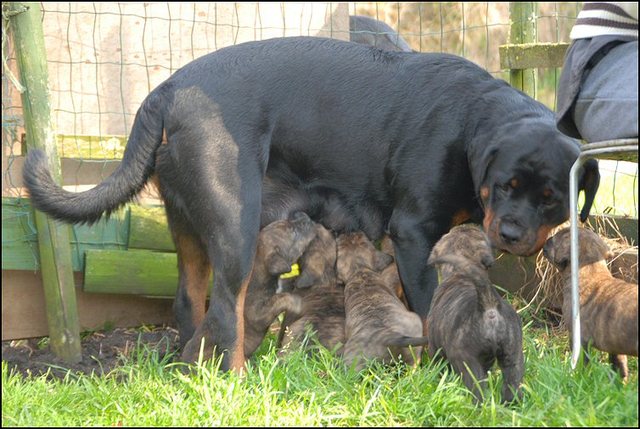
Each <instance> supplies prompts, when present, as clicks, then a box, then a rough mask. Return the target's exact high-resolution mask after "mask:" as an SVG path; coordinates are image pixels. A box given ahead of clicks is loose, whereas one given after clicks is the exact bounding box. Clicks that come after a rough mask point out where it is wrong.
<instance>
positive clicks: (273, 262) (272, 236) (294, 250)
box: [244, 212, 316, 358]
mask: <svg viewBox="0 0 640 429" xmlns="http://www.w3.org/2000/svg"><path fill="white" fill-rule="evenodd" d="M314 225H315V224H314V222H313V221H312V220H311V219H310V218H309V217H308V216H307V215H306V214H304V213H302V212H295V213H293V214H292V215H291V216H290V219H287V220H280V221H275V222H273V223H270V224H269V225H267V226H265V227H264V228H263V229H262V230H261V231H260V234H258V247H257V249H256V258H255V263H254V267H253V275H252V276H251V282H250V283H249V287H248V289H247V297H246V301H245V306H244V329H245V334H244V354H245V357H246V358H249V357H250V356H251V355H252V354H253V352H255V351H256V349H257V348H258V346H260V344H261V343H262V340H263V339H264V336H265V335H266V333H267V330H268V329H269V326H270V325H271V323H273V321H274V319H275V318H276V317H277V316H278V315H279V314H280V313H282V312H284V311H286V312H288V313H299V312H300V311H302V301H301V299H300V297H298V296H295V295H292V294H290V293H276V290H277V287H278V284H277V283H278V279H279V277H280V275H281V274H283V273H286V272H289V271H291V266H292V265H293V264H294V263H296V261H298V259H299V258H300V256H302V253H303V252H304V251H305V249H306V248H307V246H308V245H309V243H311V241H312V240H313V239H314V238H315V235H316V230H315V228H314Z"/></svg>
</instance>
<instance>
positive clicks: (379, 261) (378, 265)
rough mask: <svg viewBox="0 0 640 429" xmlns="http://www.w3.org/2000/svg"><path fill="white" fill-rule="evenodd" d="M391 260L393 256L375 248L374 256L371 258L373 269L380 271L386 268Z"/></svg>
mask: <svg viewBox="0 0 640 429" xmlns="http://www.w3.org/2000/svg"><path fill="white" fill-rule="evenodd" d="M392 262H393V256H391V255H388V254H386V253H384V252H380V251H379V250H376V253H375V256H374V258H373V269H374V270H376V271H382V270H384V269H385V268H387V267H388V266H389V264H390V263H392Z"/></svg>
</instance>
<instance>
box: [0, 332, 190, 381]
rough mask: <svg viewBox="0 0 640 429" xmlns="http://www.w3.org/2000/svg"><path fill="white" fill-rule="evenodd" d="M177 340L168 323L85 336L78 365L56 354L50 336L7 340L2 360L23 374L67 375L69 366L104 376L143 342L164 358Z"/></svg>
mask: <svg viewBox="0 0 640 429" xmlns="http://www.w3.org/2000/svg"><path fill="white" fill-rule="evenodd" d="M177 340H178V331H176V330H175V329H173V328H170V327H165V326H158V327H145V328H134V329H129V328H116V329H113V330H111V331H96V332H92V333H90V334H83V335H81V346H82V361H80V362H78V363H76V364H67V363H65V362H63V361H62V360H61V359H60V358H58V357H57V356H55V355H54V354H53V352H52V351H51V347H50V346H49V345H48V339H46V338H45V339H42V338H32V339H28V340H13V341H3V342H2V360H3V361H6V362H7V363H8V364H9V368H12V367H15V368H16V369H17V370H18V371H19V372H20V373H22V374H23V375H28V374H32V375H41V374H45V373H47V371H49V377H52V378H63V377H64V376H65V375H66V373H67V369H70V370H71V371H72V372H76V373H78V372H79V373H83V374H87V375H88V374H91V373H95V374H96V375H103V374H106V373H109V372H110V371H111V370H112V369H113V368H115V367H116V366H117V365H118V364H119V363H121V362H122V360H123V358H126V357H131V356H132V354H133V353H134V352H135V351H136V349H137V348H138V344H139V343H140V344H143V345H144V346H146V348H148V349H149V350H151V351H157V353H158V355H159V356H160V357H163V356H165V355H166V354H167V353H168V352H174V351H176V349H177V347H178V341H177Z"/></svg>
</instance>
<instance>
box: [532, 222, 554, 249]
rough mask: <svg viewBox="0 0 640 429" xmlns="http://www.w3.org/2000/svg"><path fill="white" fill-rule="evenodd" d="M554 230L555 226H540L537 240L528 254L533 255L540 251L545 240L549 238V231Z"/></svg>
mask: <svg viewBox="0 0 640 429" xmlns="http://www.w3.org/2000/svg"><path fill="white" fill-rule="evenodd" d="M554 228H555V226H551V225H541V226H540V228H538V239H537V240H536V244H535V245H534V247H533V249H532V250H531V253H530V254H534V253H536V252H537V251H539V250H540V249H542V246H544V243H545V242H546V241H547V238H549V233H551V230H553V229H554Z"/></svg>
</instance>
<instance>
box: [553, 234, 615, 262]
mask: <svg viewBox="0 0 640 429" xmlns="http://www.w3.org/2000/svg"><path fill="white" fill-rule="evenodd" d="M578 242H579V244H580V246H579V248H578V254H579V257H578V263H579V265H580V267H583V266H585V265H590V264H593V263H595V262H599V261H605V260H606V259H608V258H610V257H611V256H612V253H611V249H609V246H607V244H606V243H605V242H604V241H603V240H602V238H601V237H600V236H599V235H598V234H596V233H595V232H593V231H591V230H590V229H586V228H578ZM543 254H544V256H545V257H546V258H547V259H548V260H549V262H551V263H552V264H553V265H554V266H555V267H556V268H558V269H559V270H560V271H564V270H565V269H567V268H569V263H570V261H571V229H570V228H564V229H562V230H560V231H558V232H557V233H556V234H555V235H554V236H553V237H551V238H549V239H548V240H547V242H546V243H545V245H544V248H543Z"/></svg>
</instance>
